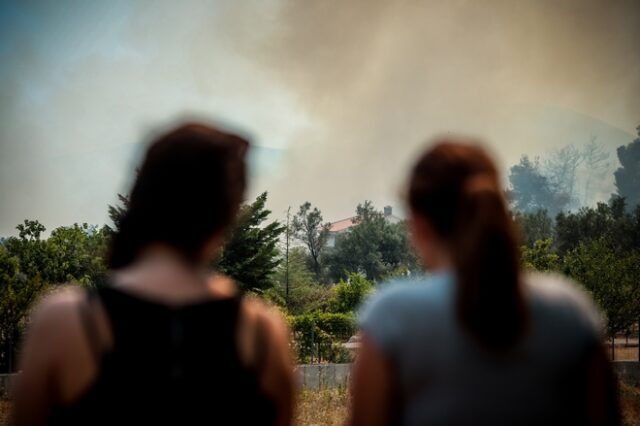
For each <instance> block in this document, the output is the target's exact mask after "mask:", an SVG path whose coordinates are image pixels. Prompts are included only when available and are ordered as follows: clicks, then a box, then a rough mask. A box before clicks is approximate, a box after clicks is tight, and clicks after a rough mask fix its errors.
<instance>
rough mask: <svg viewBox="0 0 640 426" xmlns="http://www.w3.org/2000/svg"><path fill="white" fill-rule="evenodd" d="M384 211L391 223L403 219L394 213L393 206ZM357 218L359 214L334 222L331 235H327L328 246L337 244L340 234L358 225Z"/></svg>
mask: <svg viewBox="0 0 640 426" xmlns="http://www.w3.org/2000/svg"><path fill="white" fill-rule="evenodd" d="M383 212H384V218H385V220H386V221H387V222H389V223H398V222H401V221H402V219H401V218H399V217H398V216H395V215H394V214H393V209H392V207H391V206H385V207H384V209H383ZM356 218H357V216H351V217H348V218H346V219H342V220H339V221H337V222H332V223H331V224H330V227H329V236H328V237H327V244H326V245H327V247H334V246H335V245H336V238H337V237H338V235H340V234H344V233H345V232H349V231H350V230H351V228H353V227H354V226H356V223H355V220H356Z"/></svg>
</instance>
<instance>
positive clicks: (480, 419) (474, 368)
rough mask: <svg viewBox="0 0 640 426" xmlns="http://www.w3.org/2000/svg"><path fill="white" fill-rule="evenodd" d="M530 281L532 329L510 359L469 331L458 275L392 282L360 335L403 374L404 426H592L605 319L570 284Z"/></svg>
mask: <svg viewBox="0 0 640 426" xmlns="http://www.w3.org/2000/svg"><path fill="white" fill-rule="evenodd" d="M524 282H525V294H526V298H527V301H528V307H529V315H530V319H531V326H530V330H529V332H528V333H527V335H526V336H525V337H524V338H522V339H521V340H520V341H519V342H518V343H517V344H516V345H515V346H514V347H513V348H511V349H509V350H508V351H507V352H504V353H500V354H498V353H495V352H491V351H489V350H487V349H485V348H483V347H481V345H479V344H478V343H477V342H476V341H474V340H473V339H472V338H471V337H470V336H469V335H468V334H467V333H466V332H465V331H464V330H462V329H461V327H460V325H459V323H458V322H457V320H456V315H455V307H454V306H455V304H454V302H455V300H454V298H455V279H454V277H453V275H452V274H451V273H438V274H435V275H431V276H429V277H422V278H418V279H413V280H411V281H396V282H390V283H388V284H387V285H386V286H384V287H383V288H382V290H380V291H379V292H377V293H376V294H375V295H374V296H373V297H372V299H371V300H369V301H368V303H366V304H365V306H364V307H363V309H362V311H361V313H360V317H359V321H360V327H361V328H362V330H363V331H364V332H365V333H366V334H367V335H368V336H369V337H370V338H371V339H372V340H373V342H374V344H375V345H376V346H377V347H378V348H379V349H380V350H381V351H382V353H383V354H384V355H385V356H386V357H387V358H388V359H389V360H390V361H391V363H392V365H393V366H394V368H395V370H396V373H397V376H398V385H399V387H400V392H401V395H400V399H401V400H402V406H401V413H399V415H400V416H401V420H399V421H400V422H401V423H402V424H407V425H432V426H437V425H484V424H491V425H539V424H544V425H549V424H562V423H563V422H564V424H580V423H581V422H582V421H581V420H584V419H583V418H582V416H584V415H585V414H584V413H585V404H586V400H585V398H586V382H585V380H586V371H587V370H586V369H587V363H588V361H589V359H590V357H591V356H592V354H593V351H594V350H595V349H596V347H597V345H598V344H599V343H600V341H601V340H600V339H601V330H602V326H601V319H600V318H601V317H600V315H599V313H598V311H597V310H596V309H595V307H594V306H593V303H592V302H591V300H590V298H589V297H588V296H587V295H586V294H585V293H584V292H583V291H581V290H580V289H579V288H577V286H575V285H574V284H573V283H571V282H569V281H568V280H567V279H565V278H562V277H560V276H555V275H542V274H536V275H529V276H527V277H526V278H525V280H524ZM372 374H373V373H372ZM567 422H568V423H567Z"/></svg>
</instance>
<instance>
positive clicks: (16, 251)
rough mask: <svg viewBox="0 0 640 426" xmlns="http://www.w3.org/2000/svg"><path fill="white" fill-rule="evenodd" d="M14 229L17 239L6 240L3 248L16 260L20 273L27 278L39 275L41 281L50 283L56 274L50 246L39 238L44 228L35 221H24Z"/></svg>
mask: <svg viewBox="0 0 640 426" xmlns="http://www.w3.org/2000/svg"><path fill="white" fill-rule="evenodd" d="M16 229H17V230H18V237H17V238H16V237H10V238H7V239H6V240H5V241H4V247H5V248H6V249H7V251H8V252H9V254H10V255H11V256H14V257H15V258H16V259H18V262H19V269H20V272H21V273H23V274H25V275H26V276H27V278H34V277H35V276H37V275H39V276H40V277H41V278H42V279H43V280H45V281H50V278H51V277H53V276H55V274H56V267H55V264H54V262H53V261H52V259H53V256H52V253H51V250H50V249H51V247H50V245H48V244H47V241H46V240H43V239H41V238H40V236H41V235H42V233H44V232H45V231H46V228H45V227H44V225H42V224H41V223H40V222H38V221H37V220H29V219H25V220H24V223H22V224H19V225H18V226H16Z"/></svg>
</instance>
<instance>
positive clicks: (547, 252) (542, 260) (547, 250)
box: [522, 238, 560, 271]
mask: <svg viewBox="0 0 640 426" xmlns="http://www.w3.org/2000/svg"><path fill="white" fill-rule="evenodd" d="M552 246H553V240H552V239H551V238H548V239H546V240H538V241H536V242H535V243H533V246H532V247H528V246H523V247H522V264H523V266H524V267H525V268H527V269H530V270H535V271H557V270H558V268H559V267H560V256H558V255H557V254H556V253H555V252H554V251H553V249H552Z"/></svg>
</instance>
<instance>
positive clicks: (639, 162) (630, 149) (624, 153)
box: [614, 126, 640, 209]
mask: <svg viewBox="0 0 640 426" xmlns="http://www.w3.org/2000/svg"><path fill="white" fill-rule="evenodd" d="M636 129H637V130H638V137H637V138H636V139H635V140H634V141H633V142H631V143H630V144H628V145H623V146H621V147H619V148H618V150H617V154H618V160H620V164H621V167H620V168H618V170H616V171H615V172H614V177H615V184H616V188H617V191H618V195H619V196H621V197H624V198H625V199H626V200H627V206H628V208H629V209H633V208H635V207H636V206H637V205H640V126H638V127H637V128H636Z"/></svg>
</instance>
